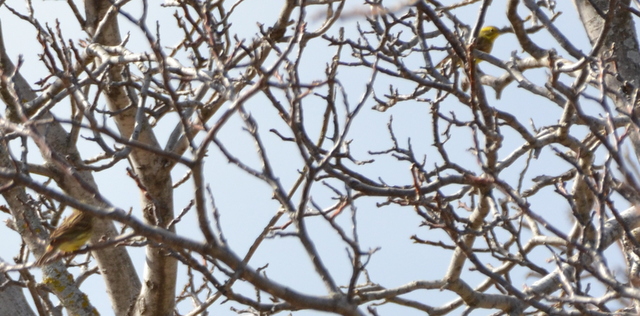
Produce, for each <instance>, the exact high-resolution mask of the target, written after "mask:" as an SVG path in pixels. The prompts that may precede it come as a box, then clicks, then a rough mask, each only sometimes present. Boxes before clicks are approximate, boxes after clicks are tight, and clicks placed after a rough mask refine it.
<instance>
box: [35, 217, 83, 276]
mask: <svg viewBox="0 0 640 316" xmlns="http://www.w3.org/2000/svg"><path fill="white" fill-rule="evenodd" d="M92 233H93V216H91V215H89V214H87V213H85V212H80V211H78V210H75V209H74V210H73V213H72V214H71V216H69V217H68V218H65V219H64V221H63V222H62V224H60V226H58V228H56V229H55V230H54V231H53V232H52V233H51V236H49V245H48V246H47V249H46V250H45V252H44V254H42V256H41V257H40V259H38V261H36V263H35V264H36V266H41V265H43V264H45V263H47V261H49V259H51V257H53V255H55V254H56V253H57V252H58V251H62V252H72V251H76V250H78V249H80V248H81V247H82V246H84V244H86V243H87V241H89V238H91V234H92Z"/></svg>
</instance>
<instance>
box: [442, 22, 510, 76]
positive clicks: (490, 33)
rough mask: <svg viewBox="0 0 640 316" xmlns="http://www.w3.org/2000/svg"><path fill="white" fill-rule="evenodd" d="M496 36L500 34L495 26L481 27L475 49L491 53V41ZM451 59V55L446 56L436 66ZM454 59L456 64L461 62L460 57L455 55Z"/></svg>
mask: <svg viewBox="0 0 640 316" xmlns="http://www.w3.org/2000/svg"><path fill="white" fill-rule="evenodd" d="M498 36H500V30H499V29H498V28H497V27H495V26H485V27H483V28H482V29H480V32H479V33H478V39H476V49H477V50H479V51H481V52H485V53H487V54H488V53H491V50H492V49H493V43H494V42H495V41H496V38H498ZM451 59H452V56H451V55H449V56H447V57H446V58H445V59H443V60H442V61H441V62H440V63H438V65H437V66H436V67H443V66H444V64H445V63H446V62H447V61H449V60H451ZM454 59H455V60H457V63H458V65H461V64H462V63H461V61H460V59H458V58H457V57H455V58H454ZM473 61H474V62H475V63H479V62H481V61H482V60H481V59H478V58H474V59H473Z"/></svg>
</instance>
